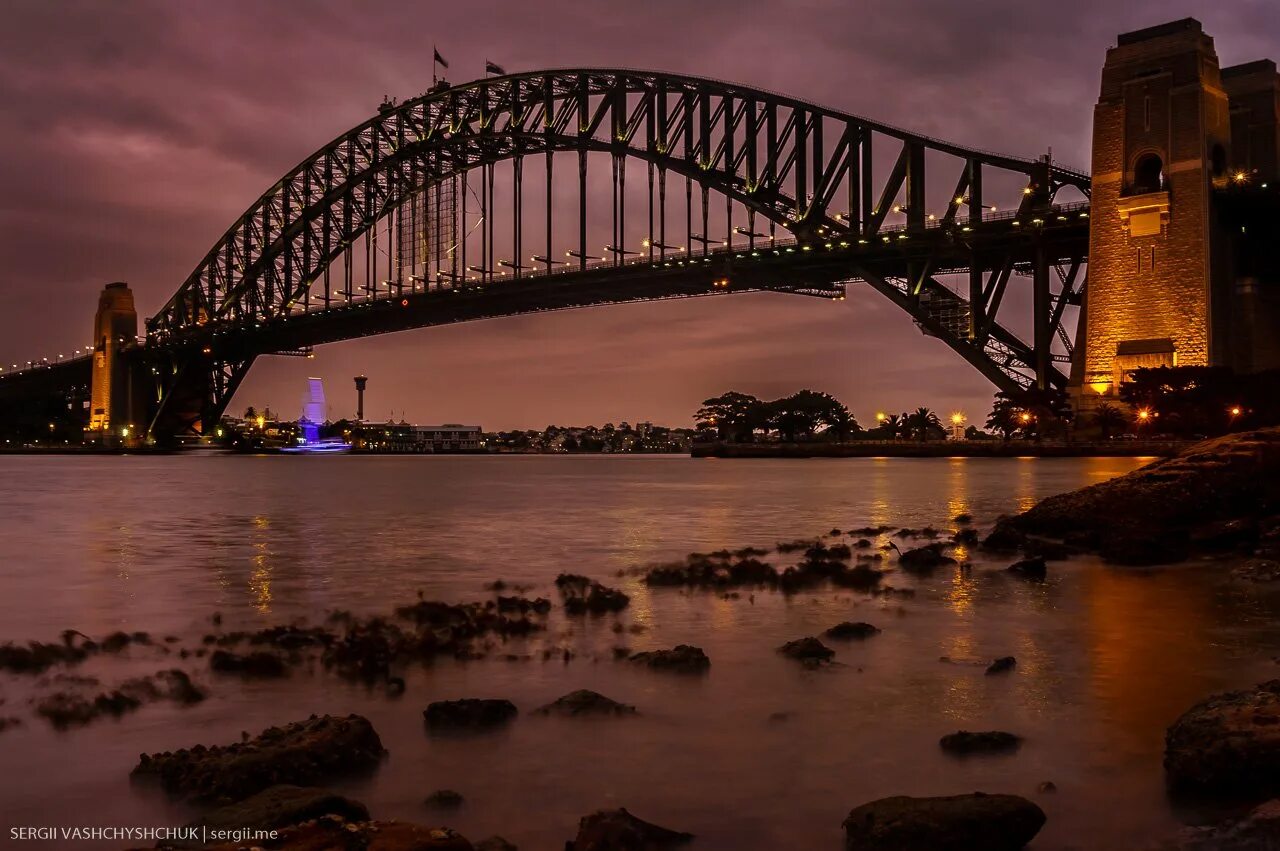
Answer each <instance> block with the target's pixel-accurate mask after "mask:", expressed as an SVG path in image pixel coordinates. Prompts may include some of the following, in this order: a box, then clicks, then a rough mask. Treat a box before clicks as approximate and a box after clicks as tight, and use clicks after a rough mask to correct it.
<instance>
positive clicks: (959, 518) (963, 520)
mask: <svg viewBox="0 0 1280 851" xmlns="http://www.w3.org/2000/svg"><path fill="white" fill-rule="evenodd" d="M951 522H952V523H955V524H956V525H957V526H963V525H965V524H967V523H972V522H973V515H971V514H957V515H956V516H955V517H952V518H951Z"/></svg>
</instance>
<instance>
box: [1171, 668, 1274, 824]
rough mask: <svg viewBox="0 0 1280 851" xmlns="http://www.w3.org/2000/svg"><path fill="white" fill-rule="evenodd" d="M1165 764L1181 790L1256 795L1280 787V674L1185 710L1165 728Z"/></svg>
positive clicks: (1242, 795) (1216, 793) (1174, 786)
mask: <svg viewBox="0 0 1280 851" xmlns="http://www.w3.org/2000/svg"><path fill="white" fill-rule="evenodd" d="M1164 770H1165V776H1166V778H1167V779H1168V782H1169V786H1170V787H1171V788H1173V789H1174V790H1176V791H1181V792H1198V793H1205V794H1212V795H1238V796H1240V797H1243V798H1252V799H1255V800H1256V799H1258V798H1260V797H1262V796H1265V795H1269V794H1275V793H1276V792H1277V791H1280V680H1271V681H1269V682H1265V683H1262V684H1260V685H1257V686H1255V687H1254V688H1251V689H1243V690H1241V691H1230V692H1225V693H1222V694H1215V695H1213V696H1212V697H1209V698H1208V699H1206V700H1204V701H1202V702H1200V703H1198V704H1196V705H1195V706H1193V707H1191V708H1190V709H1188V710H1187V711H1186V712H1184V713H1183V714H1182V716H1181V717H1180V718H1178V720H1177V721H1175V722H1174V723H1173V725H1172V726H1171V727H1169V729H1168V732H1167V733H1166V734H1165V746H1164Z"/></svg>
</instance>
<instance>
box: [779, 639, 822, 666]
mask: <svg viewBox="0 0 1280 851" xmlns="http://www.w3.org/2000/svg"><path fill="white" fill-rule="evenodd" d="M778 652H779V653H781V654H782V655H783V656H786V657H787V658H788V659H796V660H798V661H801V662H804V663H805V664H806V665H818V664H821V663H822V662H830V661H831V660H832V659H833V658H834V657H835V655H836V651H834V650H832V649H831V648H830V647H828V646H827V645H825V644H823V643H822V642H821V641H819V640H818V639H816V638H814V637H813V636H811V635H810V636H806V637H804V638H797V639H796V640H795V641H788V642H787V643H786V644H784V645H782V646H781V647H779V648H778Z"/></svg>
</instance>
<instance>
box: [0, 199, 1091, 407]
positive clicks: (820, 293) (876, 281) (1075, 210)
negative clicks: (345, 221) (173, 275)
mask: <svg viewBox="0 0 1280 851" xmlns="http://www.w3.org/2000/svg"><path fill="white" fill-rule="evenodd" d="M1088 210H1089V207H1088V203H1087V202H1083V203H1077V204H1067V205H1056V206H1054V207H1053V208H1052V209H1051V211H1049V212H1047V213H1044V214H1042V215H1043V218H1042V219H1041V218H1031V217H1030V216H1031V215H1034V214H1025V213H1024V214H1023V215H1021V216H1020V215H1019V214H1018V213H1016V212H1006V213H997V214H990V215H988V216H986V217H984V219H983V220H982V222H981V224H978V225H975V226H970V225H968V224H965V223H962V222H958V221H948V222H943V221H931V222H929V223H928V226H926V227H925V228H924V229H923V230H920V229H916V230H912V231H908V230H907V229H906V228H905V227H897V228H892V227H886V228H882V229H881V231H880V232H879V233H878V234H877V235H876V236H875V237H873V238H870V239H857V238H854V237H851V236H848V235H836V236H833V237H832V238H831V239H830V240H826V239H823V238H819V239H817V240H814V241H811V242H808V243H799V242H797V241H796V240H794V239H785V240H781V239H780V240H777V241H775V242H769V241H768V240H767V239H760V240H758V241H757V243H756V245H755V247H754V249H752V248H750V247H749V246H747V245H743V244H735V245H734V246H732V247H721V248H719V249H716V250H712V251H709V252H707V253H706V254H705V255H704V254H701V253H695V254H692V255H689V254H670V253H668V255H667V256H666V257H665V258H660V257H655V258H654V260H653V261H650V259H649V258H648V257H647V256H644V257H638V258H632V259H630V260H629V261H627V262H624V263H620V264H615V263H613V262H609V261H597V262H594V263H589V264H588V265H587V267H586V268H585V269H582V268H580V267H578V266H576V265H575V266H555V267H552V269H551V270H550V271H547V270H535V271H527V272H525V273H523V274H522V275H521V276H520V277H519V278H515V277H514V276H513V275H511V274H509V275H507V276H505V277H502V278H499V279H497V280H494V281H490V282H486V283H483V284H479V283H471V284H467V285H464V286H458V287H456V288H433V289H431V290H427V291H423V290H421V289H418V290H413V289H410V288H407V287H405V288H400V289H396V290H395V291H394V292H392V293H388V294H385V295H382V294H379V295H377V296H375V297H369V296H361V295H359V294H357V295H356V296H355V297H354V298H353V299H352V300H351V301H349V302H348V301H340V300H339V297H338V296H335V297H334V298H333V300H331V302H330V305H329V306H328V307H327V308H326V307H325V306H324V305H323V304H321V303H320V302H319V301H318V300H316V299H314V298H313V299H312V301H311V303H310V304H309V305H303V304H298V305H295V308H294V309H293V311H292V312H290V313H288V314H287V315H283V316H279V317H277V318H275V319H273V320H269V321H266V322H246V323H242V324H235V323H229V322H224V323H218V324H210V325H206V326H202V327H199V328H195V329H192V330H189V331H186V332H183V333H181V334H175V335H168V336H160V335H156V336H153V337H152V338H151V339H149V340H146V341H145V342H140V343H139V344H137V345H136V346H133V347H130V348H129V349H128V350H127V351H128V352H129V353H130V356H131V357H140V358H143V359H144V360H149V359H151V358H152V357H153V356H154V355H155V354H156V353H158V352H163V353H165V354H166V355H170V356H171V355H172V354H174V353H186V354H193V353H199V354H202V355H206V356H211V357H217V358H221V359H228V360H230V359H237V358H239V359H253V358H256V357H258V356H262V355H270V354H275V353H288V352H291V351H296V350H298V349H303V348H307V347H311V346H317V345H323V344H326V343H334V342H340V341H342V340H350V339H355V338H359V337H366V336H371V335H375V334H384V333H389V332H393V331H403V330H409V329H413V328H425V327H431V326H436V325H446V324H452V323H457V322H468V321H476V320H482V319H492V318H498V317H503V316H514V315H520V314H528V313H537V312H542V311H547V310H564V309H571V308H578V307H589V306H593V305H606V304H621V303H627V302H637V301H652V300H659V299H672V298H691V297H697V296H710V295H724V294H730V293H742V292H779V293H789V294H798V295H808V296H812V297H819V298H829V299H838V298H842V297H843V296H844V293H845V287H846V285H847V284H848V283H853V282H857V281H865V282H866V283H867V284H869V285H870V286H871V287H872V288H874V289H876V290H877V291H879V292H880V293H881V294H882V295H885V296H886V297H888V298H890V299H891V300H893V301H894V302H895V303H897V304H898V305H899V306H900V307H904V308H905V309H907V310H909V311H910V312H911V313H912V315H913V316H914V317H915V319H916V321H917V323H918V324H919V325H920V327H921V329H922V330H923V331H924V332H925V333H929V334H933V335H935V336H938V337H940V338H942V339H944V341H946V342H948V344H949V345H951V346H952V348H955V349H956V350H957V351H959V352H960V354H961V355H962V356H965V357H966V359H967V360H969V361H970V362H971V363H973V364H974V365H975V366H977V367H979V369H983V370H984V372H985V371H987V370H988V369H989V363H986V362H983V359H982V358H981V357H980V355H981V344H984V343H986V342H987V341H986V340H983V339H978V340H975V339H974V336H973V334H972V332H970V331H969V329H968V328H959V327H956V322H957V317H961V318H962V320H963V322H964V324H965V325H967V324H968V322H969V321H970V320H969V317H970V315H971V313H972V314H974V315H975V318H977V316H980V315H981V313H982V312H983V308H985V309H987V310H989V311H990V312H991V313H992V314H993V313H994V310H993V309H991V308H992V307H993V305H991V304H990V303H989V302H990V301H991V300H992V299H998V298H999V295H998V294H996V293H994V292H991V291H990V290H991V289H993V288H994V285H993V284H992V283H991V282H990V280H989V279H988V280H987V283H986V287H987V290H988V291H987V292H986V293H983V294H980V295H979V299H981V300H983V301H986V302H988V304H985V305H982V307H980V309H979V310H978V311H973V310H972V306H971V304H970V299H969V298H966V297H965V296H964V295H958V294H956V293H955V292H953V291H952V290H951V289H949V288H947V287H945V286H943V285H942V284H941V283H939V282H938V281H937V280H936V278H938V277H940V276H944V275H954V274H961V273H967V272H969V271H970V269H971V268H975V267H976V268H978V269H980V270H982V271H985V272H992V271H993V270H992V268H991V265H992V263H994V262H999V261H1006V262H1007V260H1008V259H1009V258H1012V259H1013V260H1014V261H1015V262H1016V268H1015V270H1014V271H1015V272H1018V273H1021V274H1031V271H1032V270H1031V264H1032V263H1033V262H1034V261H1035V259H1036V247H1037V245H1039V246H1042V247H1043V249H1044V252H1045V253H1044V257H1045V259H1047V261H1048V262H1049V263H1050V264H1056V263H1069V262H1073V261H1075V260H1078V259H1079V258H1081V257H1083V256H1085V255H1086V254H1087V251H1088V240H1089V219H1088ZM974 327H975V328H977V329H978V335H977V336H979V337H985V336H988V335H990V336H992V337H993V339H992V340H991V343H992V344H994V345H997V346H1003V347H1011V348H1013V349H1019V346H1018V345H1017V344H1018V343H1019V342H1020V341H1017V340H1016V338H1014V339H1010V338H1009V337H1008V332H1007V331H1005V329H999V328H998V326H997V328H996V329H988V330H987V332H986V333H983V331H982V328H981V324H980V323H977V324H975V326H974ZM975 343H978V344H979V345H975ZM966 349H968V351H966ZM1029 352H1030V347H1029V346H1026V347H1025V350H1019V351H1018V352H1017V353H1020V354H1028V353H1029ZM90 364H91V358H90V357H87V356H86V357H80V358H72V359H66V360H62V361H61V362H58V363H48V364H39V365H36V366H34V367H32V368H30V369H26V370H21V371H15V372H8V373H5V374H3V375H0V416H6V415H18V414H19V412H17V411H13V410H9V409H12V408H13V407H14V406H15V405H21V404H26V403H29V402H30V401H31V400H33V399H39V398H46V399H47V402H46V404H44V405H43V406H42V407H41V410H42V411H52V410H56V409H57V408H58V404H57V403H58V402H59V401H61V402H62V404H63V405H65V404H67V403H69V402H76V401H79V400H82V399H87V398H88V389H89V381H90ZM1021 366H1028V364H1025V363H1024V364H1021ZM21 413H24V414H25V413H31V414H34V413H35V412H21ZM43 415H44V413H41V414H40V416H43Z"/></svg>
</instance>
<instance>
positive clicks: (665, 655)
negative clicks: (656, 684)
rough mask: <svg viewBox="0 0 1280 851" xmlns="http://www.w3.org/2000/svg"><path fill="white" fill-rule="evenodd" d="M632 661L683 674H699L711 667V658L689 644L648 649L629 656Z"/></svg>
mask: <svg viewBox="0 0 1280 851" xmlns="http://www.w3.org/2000/svg"><path fill="white" fill-rule="evenodd" d="M630 660H631V661H632V662H637V663H640V664H642V665H648V666H649V667H650V668H653V669H655V670H659V671H677V672H680V673H685V674H700V673H704V672H705V671H707V670H709V669H710V668H711V660H710V659H708V658H707V654H706V653H704V652H702V648H701V647H694V646H692V645H689V644H677V645H676V646H675V647H673V648H671V649H670V650H648V651H645V652H643V653H635V654H633V655H632V656H631V657H630Z"/></svg>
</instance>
